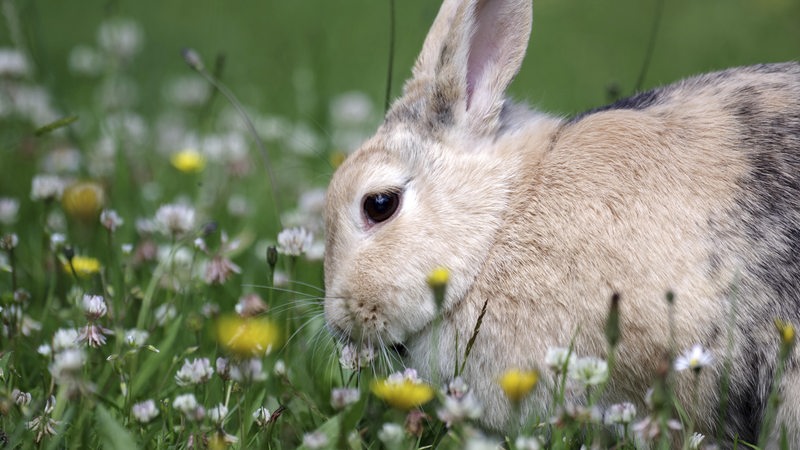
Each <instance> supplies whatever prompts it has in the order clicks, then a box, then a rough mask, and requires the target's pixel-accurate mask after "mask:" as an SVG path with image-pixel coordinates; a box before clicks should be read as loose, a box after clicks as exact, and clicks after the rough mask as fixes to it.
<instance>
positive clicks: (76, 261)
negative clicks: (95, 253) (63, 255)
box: [64, 255, 101, 278]
mask: <svg viewBox="0 0 800 450" xmlns="http://www.w3.org/2000/svg"><path fill="white" fill-rule="evenodd" d="M100 267H101V266H100V261H99V260H98V259H97V258H91V257H89V256H77V255H76V256H73V257H72V262H70V261H65V262H64V272H66V273H68V274H70V275H73V272H72V271H73V269H74V270H75V273H74V275H77V276H78V277H79V278H89V277H90V276H92V275H94V274H96V273H98V272H100Z"/></svg>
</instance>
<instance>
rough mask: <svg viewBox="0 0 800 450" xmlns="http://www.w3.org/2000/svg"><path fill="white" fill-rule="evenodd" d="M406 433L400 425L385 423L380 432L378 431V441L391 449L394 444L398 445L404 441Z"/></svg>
mask: <svg viewBox="0 0 800 450" xmlns="http://www.w3.org/2000/svg"><path fill="white" fill-rule="evenodd" d="M404 433H405V432H404V431H403V427H401V426H400V425H398V424H396V423H392V422H387V423H384V424H383V426H382V427H381V429H380V431H378V439H380V441H381V442H383V443H384V444H386V445H387V446H390V447H391V446H392V444H397V443H399V442H400V441H402V440H403V436H404Z"/></svg>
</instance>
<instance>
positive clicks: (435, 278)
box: [428, 266, 450, 289]
mask: <svg viewBox="0 0 800 450" xmlns="http://www.w3.org/2000/svg"><path fill="white" fill-rule="evenodd" d="M448 281H450V271H449V270H447V269H445V268H444V267H441V266H440V267H437V268H435V269H433V270H432V271H431V273H430V274H429V275H428V285H429V286H430V287H432V288H434V289H435V288H439V287H443V286H445V285H447V282H448Z"/></svg>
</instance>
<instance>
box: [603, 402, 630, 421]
mask: <svg viewBox="0 0 800 450" xmlns="http://www.w3.org/2000/svg"><path fill="white" fill-rule="evenodd" d="M634 418H636V406H634V405H633V403H628V402H624V403H616V404H613V405H611V406H609V407H608V409H607V410H606V414H605V418H604V419H603V420H604V422H605V424H606V425H617V424H628V423H631V421H633V419H634Z"/></svg>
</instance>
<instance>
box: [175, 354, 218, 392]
mask: <svg viewBox="0 0 800 450" xmlns="http://www.w3.org/2000/svg"><path fill="white" fill-rule="evenodd" d="M212 375H214V368H213V367H211V362H210V361H209V360H208V358H195V359H194V360H193V361H191V362H190V361H189V360H188V359H186V360H184V362H183V366H182V367H181V368H180V370H178V373H177V374H175V382H176V383H178V386H188V385H193V384H200V383H205V382H206V381H208V380H210V379H211V376H212Z"/></svg>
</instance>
